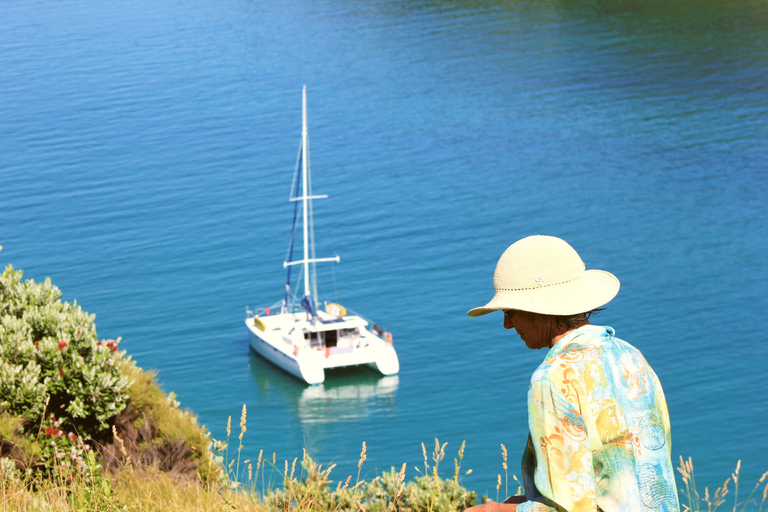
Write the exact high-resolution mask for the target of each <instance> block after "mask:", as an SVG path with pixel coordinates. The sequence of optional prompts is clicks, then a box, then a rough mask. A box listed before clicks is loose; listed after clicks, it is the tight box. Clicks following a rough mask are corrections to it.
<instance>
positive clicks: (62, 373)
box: [59, 368, 64, 377]
mask: <svg viewBox="0 0 768 512" xmlns="http://www.w3.org/2000/svg"><path fill="white" fill-rule="evenodd" d="M59 375H61V376H62V377H63V376H64V368H62V369H61V370H59Z"/></svg>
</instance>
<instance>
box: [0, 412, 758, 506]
mask: <svg viewBox="0 0 768 512" xmlns="http://www.w3.org/2000/svg"><path fill="white" fill-rule="evenodd" d="M246 415H247V411H246V409H245V407H243V411H242V414H241V418H240V433H239V435H238V438H237V439H238V447H237V449H236V455H235V453H234V451H233V453H232V455H233V458H232V459H231V460H230V459H229V454H230V452H229V449H228V448H227V447H226V444H228V442H229V435H230V434H231V418H230V420H229V422H228V427H227V435H228V437H227V440H226V443H220V442H217V444H218V446H219V449H220V451H221V452H222V453H223V454H224V455H225V457H224V459H223V460H221V461H220V464H221V466H222V467H223V469H222V470H221V471H220V473H219V475H220V478H219V479H218V480H211V479H209V480H208V481H207V483H204V482H203V480H202V479H198V480H195V479H192V478H189V474H183V473H179V472H169V471H164V470H162V468H160V467H159V466H158V465H156V464H149V465H147V464H142V465H138V466H137V465H136V464H135V461H133V460H132V458H131V454H130V450H128V449H127V448H126V444H127V443H126V442H125V440H124V439H122V436H121V435H120V434H119V433H118V431H117V430H115V431H114V434H115V435H114V441H113V443H112V446H113V447H114V448H115V453H113V454H112V455H111V456H112V457H113V458H112V459H111V462H110V463H111V464H112V465H113V470H114V471H113V472H112V473H106V472H104V473H102V472H101V471H99V470H98V462H97V461H96V457H95V456H92V457H90V458H89V464H88V468H87V470H86V471H85V472H83V473H81V474H76V475H74V478H72V479H71V480H69V479H68V478H65V477H64V476H63V475H64V473H62V476H61V477H59V478H55V479H54V480H46V479H42V477H35V476H33V475H34V473H33V472H28V473H27V474H26V475H25V474H24V473H22V472H20V471H19V470H18V469H16V468H14V467H12V466H9V465H8V464H7V463H3V460H10V459H3V460H0V486H1V487H2V498H1V500H0V512H4V511H9V512H10V511H14V512H38V511H40V512H42V511H46V512H65V511H66V512H70V511H78V512H80V511H84V512H85V511H94V512H96V511H99V512H113V511H114V512H117V511H124V510H129V511H138V512H145V511H146V512H150V511H151V512H155V511H158V510H163V511H164V510H184V511H192V512H197V511H200V512H209V511H211V512H213V511H217V512H223V511H230V510H238V511H247V512H251V511H253V512H276V511H281V512H294V511H295V512H309V511H318V512H321V511H322V512H340V511H361V512H362V511H370V512H417V511H418V512H422V511H423V512H443V511H445V512H454V511H461V510H464V508H466V507H468V506H471V505H473V504H474V503H475V501H476V499H477V495H476V494H475V493H474V492H469V491H467V490H466V489H464V488H463V487H462V486H461V478H462V477H463V476H465V475H468V474H470V473H471V472H472V470H471V469H470V470H466V471H464V470H462V468H461V464H462V460H463V457H464V449H465V444H464V443H462V444H461V447H460V448H459V450H458V453H457V455H456V457H455V458H454V459H453V462H454V468H453V475H452V476H451V477H449V478H443V477H442V476H441V474H440V469H439V468H440V465H441V463H442V462H443V461H444V460H445V457H446V452H445V450H446V446H447V443H440V442H439V441H438V440H437V439H435V444H434V448H433V450H432V453H431V454H429V453H428V451H427V448H426V445H424V444H423V443H422V446H421V448H422V455H423V459H424V462H423V468H422V467H414V468H413V471H414V472H415V476H414V478H413V479H412V480H410V481H408V480H407V478H406V477H407V474H406V473H407V466H406V464H403V465H402V466H401V467H400V469H399V470H396V469H395V468H392V469H391V470H390V471H388V472H384V473H382V474H381V475H378V476H376V477H375V478H373V479H372V480H370V481H365V480H364V479H361V474H362V470H363V465H364V463H365V461H366V459H367V445H366V443H363V445H362V449H361V452H360V457H359V461H358V465H357V472H356V473H357V474H356V476H355V475H349V476H347V477H346V478H341V479H339V480H338V481H335V480H333V477H332V476H331V473H332V471H333V470H334V468H335V466H334V465H331V466H329V467H327V468H324V467H323V466H321V465H320V464H317V463H316V462H315V461H313V460H312V458H311V457H309V455H308V454H307V453H306V451H304V454H303V456H302V458H301V460H299V459H298V458H296V459H293V460H292V461H291V460H285V461H282V462H280V463H278V462H277V461H276V457H275V454H272V457H271V458H270V457H264V452H263V451H261V452H260V453H259V456H258V458H257V460H255V461H251V460H250V459H246V460H241V451H242V448H243V441H244V437H245V434H246V432H247V426H246ZM6 420H7V419H6ZM0 427H3V428H4V429H6V430H13V429H14V428H16V427H15V425H14V424H13V423H12V422H10V420H7V421H6V423H5V424H4V425H0ZM0 430H2V429H0ZM501 455H502V465H501V466H502V469H503V473H499V474H498V477H497V482H496V483H497V487H496V491H497V497H496V500H497V501H499V500H503V499H504V497H505V496H506V495H508V494H509V492H508V491H509V483H510V482H509V476H508V464H507V450H506V447H505V446H504V445H503V444H502V445H501ZM740 469H741V463H740V462H739V463H738V464H737V466H736V470H735V471H734V472H733V474H732V475H731V476H730V477H729V478H728V479H726V481H725V482H724V483H723V485H722V486H720V487H719V488H717V489H715V491H714V493H712V494H710V491H709V488H705V489H704V493H703V495H702V494H700V493H699V492H698V490H697V489H696V481H695V478H694V472H693V463H692V461H691V459H688V460H687V461H685V460H683V459H682V458H681V459H680V467H679V468H678V471H679V472H680V474H681V476H682V480H683V485H682V486H681V487H680V493H681V505H682V507H683V512H705V511H706V512H714V511H715V510H717V509H718V508H720V507H724V506H725V504H726V501H732V503H733V507H732V510H733V512H760V511H762V510H763V508H764V505H765V502H766V498H767V496H768V483H766V479H767V478H768V472H766V473H765V474H763V475H762V477H761V478H760V479H759V480H758V482H757V484H756V485H755V486H754V487H753V488H752V490H751V492H750V493H749V495H747V496H746V498H740V497H739V483H740V482H739V480H740V476H739V472H740ZM69 475H71V473H69ZM502 475H503V476H502ZM512 479H513V480H514V481H515V482H517V484H518V488H517V492H516V494H520V493H521V491H522V489H521V488H520V487H521V486H520V482H519V480H518V479H517V477H516V476H514V475H513V476H512ZM502 485H504V488H503V490H504V494H502V495H499V493H500V492H501V491H502ZM486 499H487V498H486V497H483V501H485V500H486ZM686 500H687V502H686ZM728 508H730V507H728Z"/></svg>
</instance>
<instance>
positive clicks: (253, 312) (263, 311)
mask: <svg viewBox="0 0 768 512" xmlns="http://www.w3.org/2000/svg"><path fill="white" fill-rule="evenodd" d="M282 308H283V301H280V302H276V303H274V304H272V305H271V306H268V307H265V308H251V307H250V306H245V318H253V317H254V316H270V315H274V314H277V313H280V311H281V310H282Z"/></svg>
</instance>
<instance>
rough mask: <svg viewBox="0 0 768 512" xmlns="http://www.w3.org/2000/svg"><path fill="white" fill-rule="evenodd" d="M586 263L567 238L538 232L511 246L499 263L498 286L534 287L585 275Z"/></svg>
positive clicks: (495, 279)
mask: <svg viewBox="0 0 768 512" xmlns="http://www.w3.org/2000/svg"><path fill="white" fill-rule="evenodd" d="M585 271H586V266H585V265H584V262H583V261H582V259H581V257H579V255H578V253H577V252H576V251H575V250H574V249H573V247H571V246H570V245H569V244H568V243H567V242H566V241H565V240H562V239H560V238H557V237H553V236H545V235H535V236H529V237H527V238H523V239H522V240H519V241H517V242H515V243H514V244H512V245H510V246H509V247H508V248H507V250H506V251H504V254H502V255H501V258H499V262H498V263H497V264H496V271H495V272H494V275H493V286H494V288H495V289H496V290H497V291H499V290H505V291H512V290H531V289H536V288H542V287H545V286H551V285H556V284H562V283H566V282H569V281H573V280H576V279H579V278H581V277H582V276H583V275H584V272H585Z"/></svg>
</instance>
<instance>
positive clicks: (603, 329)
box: [544, 324, 615, 360]
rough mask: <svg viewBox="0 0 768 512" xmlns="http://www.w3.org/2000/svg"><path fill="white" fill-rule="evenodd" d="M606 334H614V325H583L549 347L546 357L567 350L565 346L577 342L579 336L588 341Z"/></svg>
mask: <svg viewBox="0 0 768 512" xmlns="http://www.w3.org/2000/svg"><path fill="white" fill-rule="evenodd" d="M606 334H607V335H608V336H613V335H614V334H615V331H614V330H613V327H608V326H602V325H591V324H589V325H582V326H581V327H579V328H578V329H575V330H573V331H571V332H569V333H568V334H566V335H565V336H563V337H562V338H560V339H559V340H558V341H557V343H555V345H554V346H553V347H552V348H551V349H549V352H547V357H545V358H544V359H545V360H547V359H552V358H554V357H557V356H558V355H559V354H560V353H561V352H562V351H563V350H565V347H567V346H568V345H570V344H571V343H573V342H575V341H576V339H577V338H582V337H585V338H584V341H587V340H591V339H595V338H599V337H601V336H605V335H606Z"/></svg>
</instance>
